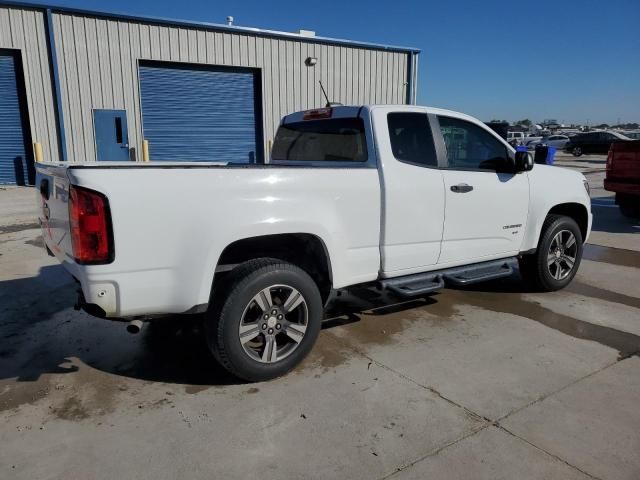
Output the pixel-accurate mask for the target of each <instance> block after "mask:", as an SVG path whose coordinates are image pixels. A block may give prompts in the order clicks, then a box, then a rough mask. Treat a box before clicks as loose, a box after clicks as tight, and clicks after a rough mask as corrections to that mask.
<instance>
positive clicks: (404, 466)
mask: <svg viewBox="0 0 640 480" xmlns="http://www.w3.org/2000/svg"><path fill="white" fill-rule="evenodd" d="M489 427H490V425H489V424H486V425H483V426H482V427H481V428H478V429H477V430H472V431H471V432H469V433H466V434H464V435H462V436H461V437H460V438H456V439H455V440H452V441H450V442H448V443H446V444H445V445H441V446H439V447H436V448H434V449H433V450H431V451H430V452H428V453H427V454H426V455H423V456H422V457H420V458H417V459H415V460H412V461H411V462H409V463H404V464H402V465H400V466H399V467H397V468H396V469H395V470H394V471H393V472H391V473H389V474H387V475H385V476H383V477H380V478H379V479H378V480H386V479H388V478H391V477H394V476H395V475H397V474H398V473H400V472H402V471H403V470H406V469H407V468H410V467H413V466H414V465H415V464H416V463H419V462H421V461H423V460H426V459H427V458H430V457H433V456H436V455H438V454H439V453H440V452H442V451H443V450H444V449H446V448H449V447H451V446H453V445H456V444H457V443H459V442H461V441H462V440H465V439H467V438H470V437H473V436H474V435H476V434H478V433H479V432H481V431H483V430H484V429H486V428H489Z"/></svg>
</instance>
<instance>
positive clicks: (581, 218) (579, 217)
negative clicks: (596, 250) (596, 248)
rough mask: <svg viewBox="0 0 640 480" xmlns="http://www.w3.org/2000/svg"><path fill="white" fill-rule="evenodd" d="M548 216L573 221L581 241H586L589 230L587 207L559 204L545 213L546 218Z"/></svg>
mask: <svg viewBox="0 0 640 480" xmlns="http://www.w3.org/2000/svg"><path fill="white" fill-rule="evenodd" d="M549 215H565V216H567V217H569V218H572V219H574V220H575V222H576V223H577V224H578V227H580V233H581V234H582V239H583V241H586V238H587V231H588V229H589V212H588V210H587V207H585V206H584V205H582V204H581V203H561V204H558V205H555V206H554V207H553V208H551V210H549V212H548V213H547V216H549ZM540 234H542V232H540Z"/></svg>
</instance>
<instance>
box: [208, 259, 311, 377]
mask: <svg viewBox="0 0 640 480" xmlns="http://www.w3.org/2000/svg"><path fill="white" fill-rule="evenodd" d="M216 290H217V291H215V290H214V299H213V308H212V309H211V311H210V312H209V313H207V316H206V319H205V334H206V338H207V344H208V345H209V349H210V350H211V353H213V355H214V357H215V358H216V359H217V360H218V362H219V363H220V364H221V365H222V366H223V367H224V368H225V369H226V370H228V371H229V372H230V373H231V374H233V375H234V376H236V377H238V378H241V379H243V380H247V381H250V382H258V381H263V380H269V379H272V378H275V377H279V376H281V375H284V374H285V373H287V372H289V371H290V370H292V369H293V368H294V367H295V366H296V365H298V364H299V363H300V362H301V361H302V360H303V359H304V358H305V357H306V356H307V354H308V353H309V351H310V350H311V348H312V347H313V345H314V343H315V342H316V339H317V338H318V334H319V332H320V326H321V323H322V313H323V307H322V299H321V297H320V292H319V290H318V287H317V285H316V283H315V282H314V281H313V280H312V278H311V277H310V276H309V275H308V274H307V273H306V272H305V271H304V270H302V269H301V268H299V267H297V266H295V265H292V264H290V263H287V262H284V261H282V260H277V259H273V258H260V259H255V260H250V261H248V262H245V263H243V264H241V265H239V266H238V267H236V268H235V269H234V270H233V271H232V272H231V273H230V274H229V276H228V277H227V278H225V280H224V285H222V286H221V287H216ZM273 312H275V313H273Z"/></svg>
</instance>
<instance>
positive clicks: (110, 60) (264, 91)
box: [0, 0, 419, 184]
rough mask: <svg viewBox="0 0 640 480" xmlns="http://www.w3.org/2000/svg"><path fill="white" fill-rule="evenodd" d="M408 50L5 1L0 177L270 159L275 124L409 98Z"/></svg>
mask: <svg viewBox="0 0 640 480" xmlns="http://www.w3.org/2000/svg"><path fill="white" fill-rule="evenodd" d="M418 53H419V51H418V50H417V49H413V48H403V47H391V46H385V45H376V44H368V43H362V42H352V41H346V40H336V39H329V38H323V37H318V36H315V34H314V33H313V32H308V31H303V30H301V31H300V32H299V33H287V32H275V31H268V30H258V29H254V28H246V27H238V26H233V25H217V24H209V23H198V22H186V21H178V20H167V19H160V18H147V17H135V16H124V15H114V14H109V13H102V12H93V11H84V10H76V9H69V8H61V7H43V6H41V5H31V4H24V3H14V2H5V1H1V0H0V183H18V184H24V183H29V181H30V180H32V177H33V161H34V155H35V154H34V147H33V144H34V143H37V144H39V146H40V147H41V149H42V156H43V159H44V160H46V161H57V160H67V161H93V160H97V161H110V160H132V161H141V160H142V159H143V140H147V141H148V142H149V143H148V145H149V152H150V158H151V160H168V159H171V160H184V161H201V160H212V159H220V160H224V161H236V162H257V163H260V162H263V161H265V158H266V157H267V152H268V148H269V145H270V142H271V141H272V140H273V136H274V134H275V130H276V129H277V126H278V123H279V121H280V118H281V117H282V116H283V115H286V114H287V113H290V112H293V111H296V110H303V109H309V108H315V107H321V106H324V104H325V102H326V100H325V99H324V97H323V96H322V92H321V89H320V86H319V81H322V83H323V84H324V86H325V88H326V90H327V92H329V96H330V99H331V100H332V101H335V102H340V103H343V104H362V103H415V95H416V88H415V86H416V82H415V79H416V73H417V57H418Z"/></svg>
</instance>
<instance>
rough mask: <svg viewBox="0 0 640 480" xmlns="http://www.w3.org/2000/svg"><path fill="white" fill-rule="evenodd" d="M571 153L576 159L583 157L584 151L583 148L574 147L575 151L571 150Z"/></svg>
mask: <svg viewBox="0 0 640 480" xmlns="http://www.w3.org/2000/svg"><path fill="white" fill-rule="evenodd" d="M571 153H573V156H574V157H579V156H581V155H582V154H583V153H584V152H583V151H582V148H581V147H573V150H571Z"/></svg>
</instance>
